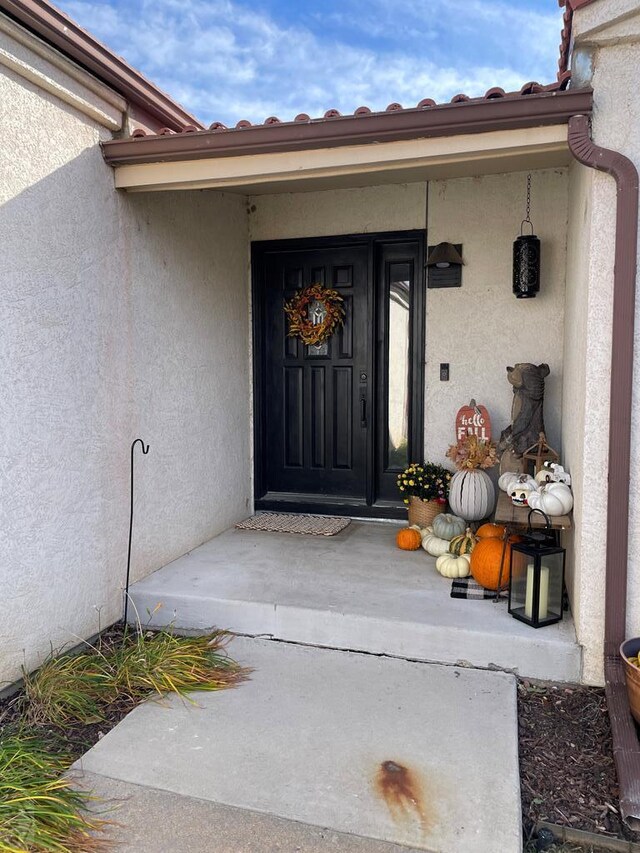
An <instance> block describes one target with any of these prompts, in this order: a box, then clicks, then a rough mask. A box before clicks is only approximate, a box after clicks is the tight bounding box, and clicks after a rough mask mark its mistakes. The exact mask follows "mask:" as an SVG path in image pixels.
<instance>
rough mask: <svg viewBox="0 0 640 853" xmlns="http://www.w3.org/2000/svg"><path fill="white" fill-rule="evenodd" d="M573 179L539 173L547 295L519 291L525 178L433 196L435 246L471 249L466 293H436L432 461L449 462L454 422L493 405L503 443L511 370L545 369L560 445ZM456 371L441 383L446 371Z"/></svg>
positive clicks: (536, 207)
mask: <svg viewBox="0 0 640 853" xmlns="http://www.w3.org/2000/svg"><path fill="white" fill-rule="evenodd" d="M567 183H568V181H567V172H566V170H565V169H558V170H549V171H543V172H534V173H533V178H532V189H531V217H532V220H533V223H534V226H535V230H536V234H537V235H538V237H539V238H540V240H541V253H542V263H541V283H540V293H539V294H538V296H537V297H536V298H535V299H516V298H515V296H514V295H513V293H512V289H511V288H512V270H513V241H514V240H515V238H516V237H517V236H518V234H519V233H520V222H521V220H522V219H523V218H524V211H525V200H526V174H524V173H514V174H509V175H489V176H484V177H479V178H458V179H455V180H450V181H435V182H432V183H431V184H430V190H429V231H428V236H429V243H430V244H432V245H435V244H437V243H439V242H440V241H442V240H446V241H448V242H451V243H462V244H463V256H464V261H465V266H464V267H463V271H462V287H460V288H451V289H429V290H428V291H427V354H426V361H427V367H426V403H425V414H426V440H425V448H426V451H425V452H426V454H427V456H429V457H430V458H432V459H441V458H444V456H443V454H444V453H445V452H446V449H447V445H448V444H450V443H452V442H453V441H454V439H455V434H454V422H455V415H456V412H457V410H458V409H459V408H460V406H462V405H465V404H467V403H468V402H469V400H470V399H471V398H475V400H476V401H477V402H478V403H484V404H485V405H486V406H487V408H488V410H489V414H490V415H491V420H492V428H493V435H494V437H495V438H496V439H497V438H499V436H500V432H501V430H503V429H504V428H505V427H506V426H507V425H508V424H509V423H510V421H511V405H512V402H513V388H512V386H511V385H509V383H508V381H507V372H506V368H507V365H513V364H514V363H516V362H534V363H536V364H540V363H541V362H546V363H547V364H548V365H549V367H550V369H551V373H550V375H549V376H548V378H547V380H546V383H545V408H544V412H545V425H546V428H547V437H548V439H549V441H550V442H551V444H552V445H553V446H554V447H558V448H559V446H560V431H561V408H562V370H563V366H562V349H563V318H564V275H565V252H566V224H567ZM441 362H448V363H449V364H450V377H451V378H450V381H449V382H441V381H440V378H439V372H440V363H441Z"/></svg>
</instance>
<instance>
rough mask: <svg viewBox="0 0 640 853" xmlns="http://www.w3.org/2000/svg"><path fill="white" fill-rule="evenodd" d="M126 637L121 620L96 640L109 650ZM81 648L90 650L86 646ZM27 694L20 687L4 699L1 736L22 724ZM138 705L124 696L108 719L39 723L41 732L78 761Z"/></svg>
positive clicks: (0, 714)
mask: <svg viewBox="0 0 640 853" xmlns="http://www.w3.org/2000/svg"><path fill="white" fill-rule="evenodd" d="M123 636H124V625H123V624H122V623H121V622H118V623H116V624H115V625H112V626H111V627H110V628H108V629H107V630H106V631H103V632H102V633H101V634H100V637H99V640H97V641H96V642H99V644H100V645H99V648H100V649H102V651H103V652H108V651H109V650H111V649H113V648H114V647H115V646H117V645H119V644H120V643H121V642H122V638H123ZM80 650H81V651H84V650H86V646H83V647H82V648H81V649H80ZM23 696H24V694H23V692H22V691H21V690H19V691H18V692H17V693H14V694H13V695H12V696H10V697H8V698H6V699H0V735H2V732H3V730H4V729H7V728H10V727H12V726H14V725H16V726H17V725H18V724H19V723H20V705H21V703H22V699H23ZM137 704H138V703H137V702H135V701H132V700H130V699H123V700H121V701H119V702H114V703H113V704H111V705H109V706H108V707H107V708H106V709H105V712H104V714H105V719H104V721H102V722H100V723H91V724H88V725H87V724H83V723H75V724H67V725H65V726H64V728H58V727H56V726H39V727H38V734H39V735H41V736H42V737H43V738H44V740H45V741H46V743H47V744H48V746H49V747H50V748H52V749H59V750H60V751H61V752H65V754H67V755H69V756H70V758H71V759H72V760H73V761H75V760H76V759H78V758H80V756H81V755H84V753H85V752H86V751H87V750H88V749H90V748H91V747H92V746H94V744H96V743H97V742H98V741H99V740H100V738H101V737H103V736H104V735H106V733H107V732H108V731H110V730H111V729H112V728H113V727H114V726H116V725H117V724H118V723H119V722H120V720H122V719H124V717H126V716H127V714H128V713H129V711H132V710H133V709H134V708H135V706H136V705H137Z"/></svg>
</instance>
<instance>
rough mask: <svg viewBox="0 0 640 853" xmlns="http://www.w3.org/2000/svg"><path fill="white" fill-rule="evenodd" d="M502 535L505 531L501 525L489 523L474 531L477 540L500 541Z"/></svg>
mask: <svg viewBox="0 0 640 853" xmlns="http://www.w3.org/2000/svg"><path fill="white" fill-rule="evenodd" d="M504 533H505V529H504V527H503V526H502V524H493V523H491V522H489V521H488V522H487V523H486V524H483V525H481V526H480V527H479V528H478V529H477V530H476V536H477V537H478V539H502V537H503V536H504Z"/></svg>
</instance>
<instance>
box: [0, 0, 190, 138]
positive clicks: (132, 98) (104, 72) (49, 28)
mask: <svg viewBox="0 0 640 853" xmlns="http://www.w3.org/2000/svg"><path fill="white" fill-rule="evenodd" d="M0 10H1V11H3V12H6V13H7V14H8V15H10V16H11V17H13V18H14V19H15V20H16V21H18V22H19V23H21V24H22V25H23V26H25V27H28V28H29V29H30V30H31V31H32V32H34V33H35V34H36V35H38V36H40V38H42V39H44V40H45V41H47V42H48V43H49V44H51V45H53V46H54V47H56V48H58V49H59V50H60V51H62V52H63V53H64V54H65V55H66V56H69V57H70V58H72V59H74V60H75V61H76V62H78V63H79V64H80V65H82V66H83V67H84V68H86V69H87V70H88V71H91V72H92V73H93V74H95V75H96V77H98V78H99V79H100V80H102V81H103V82H105V83H107V84H109V85H110V86H112V87H113V88H114V89H115V90H116V91H117V92H119V93H120V94H121V95H123V96H124V97H125V98H126V99H127V100H128V101H129V102H130V103H131V104H134V105H135V106H137V107H140V108H142V109H143V110H144V111H145V112H146V113H147V114H148V115H149V116H150V117H152V118H153V119H154V120H155V121H157V123H158V126H159V127H162V126H166V127H169V128H171V129H172V130H182V129H183V128H184V127H187V126H193V127H196V128H203V125H202V123H201V122H199V121H198V120H197V119H196V118H194V117H193V116H192V115H191V114H190V113H188V112H187V111H186V110H185V109H183V107H181V106H180V105H179V104H177V103H176V102H175V101H173V100H172V99H171V98H170V97H169V96H168V95H166V94H165V93H164V92H162V91H161V90H160V89H158V88H157V87H156V86H154V85H153V83H151V82H150V81H149V80H147V79H146V78H145V77H144V76H143V75H142V74H140V72H139V71H136V70H135V68H132V67H131V66H130V65H129V64H128V63H126V62H125V61H124V60H123V59H121V58H120V57H119V56H117V55H116V54H114V53H113V52H112V51H110V50H109V48H107V47H106V46H105V45H103V44H102V43H101V42H99V41H98V40H97V39H96V38H94V37H93V36H92V35H91V34H90V33H88V32H86V30H83V29H82V28H81V27H79V26H78V25H77V24H76V23H75V22H74V21H73V20H72V19H71V18H69V17H67V15H65V14H63V13H62V12H60V11H59V10H58V9H56V8H55V7H54V6H52V5H51V4H50V3H49V2H47V0H0Z"/></svg>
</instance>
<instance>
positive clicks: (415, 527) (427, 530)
mask: <svg viewBox="0 0 640 853" xmlns="http://www.w3.org/2000/svg"><path fill="white" fill-rule="evenodd" d="M409 530H417V531H418V533H419V534H420V538H421V539H424V537H425V536H427V535H428V534H429V533H433V528H432V527H420V525H419V524H410V525H409Z"/></svg>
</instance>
